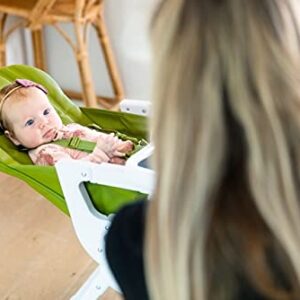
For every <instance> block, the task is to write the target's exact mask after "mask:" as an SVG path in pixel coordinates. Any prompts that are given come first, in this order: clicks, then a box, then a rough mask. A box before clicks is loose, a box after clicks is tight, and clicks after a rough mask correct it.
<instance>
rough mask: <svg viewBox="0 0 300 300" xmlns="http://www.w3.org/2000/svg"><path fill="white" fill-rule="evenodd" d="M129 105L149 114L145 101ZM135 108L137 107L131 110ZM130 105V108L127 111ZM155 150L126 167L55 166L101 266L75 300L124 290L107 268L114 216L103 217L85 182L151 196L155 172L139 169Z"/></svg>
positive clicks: (84, 240)
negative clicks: (107, 237)
mask: <svg viewBox="0 0 300 300" xmlns="http://www.w3.org/2000/svg"><path fill="white" fill-rule="evenodd" d="M125 102H126V105H125V104H124V103H123V106H122V107H123V108H122V109H123V110H124V109H125V111H127V112H128V111H131V112H135V113H136V112H137V111H139V112H140V113H141V114H145V115H148V114H149V109H150V106H149V104H148V102H145V106H144V107H143V108H141V107H142V106H141V105H142V102H143V101H140V100H139V101H138V102H137V103H136V101H133V102H130V101H128V100H126V101H125ZM136 104H137V105H138V106H137V107H136ZM132 105H133V108H132V107H130V106H132ZM128 106H129V107H130V109H127V107H128ZM153 149H154V148H153V146H152V145H151V144H150V145H148V146H147V147H145V148H143V149H142V150H140V151H139V152H138V153H136V154H135V155H133V156H132V157H131V158H130V159H128V161H127V162H126V165H125V166H121V165H113V164H108V163H102V164H95V163H91V162H85V161H80V160H77V161H76V160H61V161H59V162H58V163H57V164H56V165H55V167H56V171H57V174H58V177H59V181H60V184H61V187H62V190H63V193H64V197H65V200H66V203H67V206H68V209H69V213H70V217H71V220H72V223H73V226H74V229H75V233H76V235H77V237H78V239H79V241H80V243H81V245H82V246H83V248H84V249H85V250H86V252H87V253H88V254H89V255H90V256H91V257H92V258H93V259H94V260H95V261H96V262H97V263H99V266H98V267H97V268H96V270H95V271H94V272H93V273H92V274H91V275H90V277H89V278H88V279H87V280H86V282H85V283H84V284H83V286H82V287H81V288H80V289H79V290H78V292H77V293H76V294H75V295H74V296H73V297H72V298H71V299H72V300H94V299H95V300H96V299H98V298H99V296H101V295H102V294H103V293H104V292H105V291H106V289H107V288H108V287H112V288H113V289H115V290H116V291H120V289H119V287H118V285H117V283H116V282H115V280H114V278H113V276H112V274H111V272H110V269H109V267H108V265H107V261H106V258H105V251H104V249H105V239H104V237H105V234H106V232H107V230H108V228H109V226H110V223H111V219H112V217H113V215H109V216H106V215H103V214H101V213H100V212H99V211H97V210H96V209H95V208H94V206H93V204H92V202H91V200H90V198H89V195H88V193H87V191H86V188H85V186H84V183H85V182H91V183H97V184H102V185H107V186H114V187H119V188H124V189H127V190H134V191H139V192H141V193H145V194H148V195H150V194H151V193H152V191H153V188H154V183H155V174H154V171H153V170H151V169H146V168H143V167H139V166H138V162H140V161H142V160H143V159H145V158H147V157H148V156H150V155H151V154H152V152H153ZM112 201H113V199H112Z"/></svg>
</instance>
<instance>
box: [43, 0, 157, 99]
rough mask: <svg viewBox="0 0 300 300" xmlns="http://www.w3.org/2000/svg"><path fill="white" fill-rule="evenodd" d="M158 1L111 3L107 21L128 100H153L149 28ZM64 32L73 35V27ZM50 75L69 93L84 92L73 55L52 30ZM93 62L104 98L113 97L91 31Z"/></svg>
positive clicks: (120, 0) (97, 85)
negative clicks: (81, 88)
mask: <svg viewBox="0 0 300 300" xmlns="http://www.w3.org/2000/svg"><path fill="white" fill-rule="evenodd" d="M155 2H156V0H155V1H153V0H107V1H105V20H106V24H107V29H108V32H109V35H110V39H111V43H112V47H113V50H114V53H115V56H116V60H117V63H118V67H119V71H120V74H121V78H122V81H123V84H124V90H125V98H132V99H147V100H150V90H151V80H150V78H151V70H150V65H151V54H150V46H149V40H148V35H149V34H148V25H149V22H150V18H151V14H152V9H153V5H154V4H155ZM63 28H64V29H65V30H66V31H67V32H68V33H71V32H72V31H73V30H72V27H71V26H68V25H64V26H63ZM46 48H47V53H48V68H49V73H50V74H51V75H52V76H53V77H54V78H55V79H56V80H57V81H58V83H59V84H60V85H61V86H62V87H63V88H66V89H75V90H77V91H79V90H80V81H79V74H78V71H77V66H76V63H75V58H74V56H73V52H72V50H71V49H70V47H69V46H68V45H67V43H66V42H65V41H64V40H63V39H62V37H61V36H60V35H59V34H58V33H57V32H56V31H55V30H54V29H53V28H51V27H48V28H47V29H46ZM89 51H90V52H89V53H90V60H91V65H92V70H93V78H94V84H95V88H96V91H97V93H98V94H99V95H100V94H101V95H107V96H111V95H112V90H111V87H110V84H109V81H108V77H107V73H106V70H105V64H104V62H103V58H102V53H101V52H100V47H99V43H98V40H97V37H96V34H95V32H94V30H93V29H92V28H91V30H90V49H89Z"/></svg>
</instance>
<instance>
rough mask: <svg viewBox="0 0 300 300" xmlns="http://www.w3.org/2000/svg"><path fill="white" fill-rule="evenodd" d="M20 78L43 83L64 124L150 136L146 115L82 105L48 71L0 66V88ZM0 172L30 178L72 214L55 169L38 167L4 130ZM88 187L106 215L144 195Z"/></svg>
mask: <svg viewBox="0 0 300 300" xmlns="http://www.w3.org/2000/svg"><path fill="white" fill-rule="evenodd" d="M17 78H26V79H29V80H32V81H34V82H37V83H39V84H41V85H43V86H44V87H45V88H46V89H47V90H48V98H49V100H50V101H51V103H52V104H53V106H54V107H55V109H56V111H57V112H58V114H59V115H60V117H61V118H62V120H63V122H64V124H68V123H72V122H76V123H80V124H82V125H90V124H97V125H98V126H100V127H102V128H104V129H107V130H112V131H113V130H117V131H120V132H122V133H125V134H127V135H129V136H132V137H136V138H145V139H146V138H147V123H146V118H144V117H142V116H136V115H131V114H127V113H121V112H112V111H106V110H100V109H91V108H79V107H77V106H76V105H75V104H74V103H73V102H72V101H71V100H69V99H68V97H67V96H66V95H65V94H64V93H63V92H62V90H61V89H60V87H59V86H58V85H57V83H56V82H55V81H54V79H53V78H51V77H50V76H49V75H48V74H46V73H45V72H43V71H41V70H39V69H36V68H33V67H30V66H25V65H13V66H8V67H4V68H0V88H2V87H3V86H5V85H7V84H9V83H11V82H13V81H14V80H16V79H17ZM0 171H2V172H4V173H7V174H10V175H12V176H16V177H18V178H20V179H22V180H24V181H26V182H27V183H28V184H29V185H31V186H32V187H33V188H34V189H35V190H37V191H38V192H39V193H41V194H42V195H43V196H45V197H46V198H47V199H49V200H50V201H51V202H52V203H53V204H54V205H56V206H57V207H58V208H60V209H61V210H62V211H63V212H65V213H68V210H67V206H66V203H65V200H64V197H63V193H62V190H61V187H60V184H59V181H58V178H57V176H56V172H55V168H54V167H42V166H34V165H33V164H32V162H31V160H30V158H29V157H28V155H27V153H26V152H21V151H19V150H18V149H17V148H16V147H15V146H14V145H13V144H12V143H11V142H10V141H9V140H8V139H7V138H6V137H5V136H4V134H3V132H1V133H0ZM87 189H88V192H89V194H90V196H91V198H92V201H93V203H94V205H95V207H96V208H97V209H99V210H100V211H101V212H102V213H105V214H109V213H112V212H115V211H116V210H117V209H118V208H119V207H120V206H122V205H123V204H125V203H128V202H131V201H135V198H136V197H137V196H139V195H140V194H139V193H137V192H133V191H126V190H121V189H116V188H112V187H104V186H99V185H95V184H87Z"/></svg>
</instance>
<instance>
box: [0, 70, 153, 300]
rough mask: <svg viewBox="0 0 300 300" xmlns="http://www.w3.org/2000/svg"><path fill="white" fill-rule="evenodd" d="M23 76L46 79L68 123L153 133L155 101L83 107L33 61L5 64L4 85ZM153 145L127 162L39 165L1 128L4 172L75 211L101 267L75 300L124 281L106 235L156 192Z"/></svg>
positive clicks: (88, 299)
mask: <svg viewBox="0 0 300 300" xmlns="http://www.w3.org/2000/svg"><path fill="white" fill-rule="evenodd" d="M17 78H26V79H29V80H32V81H34V82H37V83H39V84H42V85H43V86H44V87H45V88H46V89H47V90H48V98H49V100H50V101H51V103H52V104H53V106H54V108H55V109H56V110H57V112H58V113H59V115H60V117H61V118H62V120H63V123H64V124H67V123H71V122H76V123H80V124H82V125H84V126H87V125H89V124H95V125H98V126H100V127H101V128H103V129H106V130H108V131H118V132H121V133H124V134H126V135H128V136H131V137H135V138H136V139H142V138H143V139H146V138H147V118H146V117H145V116H146V115H148V113H149V109H150V107H149V105H146V106H144V108H143V107H142V106H141V103H142V102H134V101H133V103H135V104H136V105H135V106H134V108H131V107H130V100H128V101H124V102H123V103H122V105H121V107H122V109H124V110H125V111H127V112H135V113H136V112H138V113H141V114H143V116H142V115H136V114H133V113H125V112H114V111H107V110H100V109H92V108H84V107H77V106H76V105H75V104H74V103H73V102H72V101H70V100H69V99H68V98H67V97H66V96H65V95H64V93H63V92H62V90H61V89H60V88H59V87H58V85H57V84H56V82H55V81H54V80H53V79H52V78H51V77H50V76H49V75H47V74H46V73H45V72H43V71H41V70H38V69H35V68H33V67H29V66H22V65H15V66H9V67H4V68H1V69H0V88H2V87H3V86H4V85H6V84H8V83H10V82H12V81H14V80H15V79H17ZM152 152H153V146H151V144H148V145H147V146H145V147H144V148H143V149H142V150H140V151H139V152H137V153H136V154H134V155H133V156H132V157H130V158H129V159H128V161H127V162H126V165H125V166H120V165H112V164H108V163H102V164H100V165H99V164H94V163H89V162H86V163H84V162H83V161H73V160H65V161H60V162H58V163H57V165H56V166H55V167H50V166H46V167H45V166H35V165H33V164H32V162H31V161H30V159H29V157H28V155H27V153H26V152H21V151H19V150H18V149H17V148H16V146H15V145H13V144H12V143H11V142H10V141H9V140H8V139H7V137H6V136H5V135H4V134H3V133H0V171H1V172H4V173H6V174H9V175H12V176H15V177H17V178H19V179H21V180H24V181H25V182H26V183H28V184H29V185H30V186H31V187H33V188H34V189H35V190H36V191H37V192H39V193H40V194H42V195H43V196H44V197H45V198H47V199H48V200H49V201H51V202H52V203H53V204H54V205H55V206H57V207H58V208H59V209H61V210H62V211H63V212H64V213H66V214H68V215H70V217H71V219H72V223H73V226H74V229H75V232H76V235H77V237H78V239H79V241H80V242H81V244H82V246H83V247H84V249H85V250H86V251H87V253H88V254H89V255H90V256H91V257H92V258H93V259H94V260H95V261H96V262H98V263H99V267H98V268H97V269H96V270H95V272H93V274H92V275H91V276H90V277H89V278H88V280H87V281H86V282H85V284H84V285H83V286H82V287H81V288H80V290H79V291H78V292H77V293H76V294H75V295H74V297H73V298H72V299H73V300H75V299H76V300H93V299H98V297H99V296H100V295H101V294H102V293H103V292H104V291H105V290H106V288H107V287H109V286H111V287H113V288H114V289H116V290H118V286H117V285H116V283H115V282H114V280H113V277H112V276H111V275H110V271H109V268H108V267H107V263H106V259H105V255H104V247H105V240H104V236H105V234H106V231H107V229H108V228H109V225H110V222H111V218H112V217H113V214H114V213H115V212H116V211H117V210H118V209H119V208H120V207H122V206H123V205H124V204H126V203H130V202H133V201H136V199H137V198H141V197H143V198H145V197H146V196H147V195H149V194H151V192H152V190H153V187H154V181H155V175H154V172H153V171H152V170H151V169H147V168H144V167H140V166H139V162H140V161H143V160H144V159H145V158H147V157H149V156H150V155H151V153H152Z"/></svg>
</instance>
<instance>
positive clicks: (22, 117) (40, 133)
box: [3, 87, 63, 149]
mask: <svg viewBox="0 0 300 300" xmlns="http://www.w3.org/2000/svg"><path fill="white" fill-rule="evenodd" d="M26 93H27V95H26V99H20V100H17V101H15V99H8V102H7V106H6V107H5V106H4V107H3V113H5V110H7V111H8V115H9V116H10V117H9V120H10V124H12V130H11V132H9V135H8V136H9V138H10V139H11V140H12V141H13V143H14V144H16V145H23V146H24V147H26V148H29V149H32V148H35V147H37V146H40V145H42V144H45V143H49V142H51V141H52V140H53V139H54V138H55V136H56V134H57V130H58V129H60V128H61V127H62V125H63V124H62V121H61V119H60V117H59V115H58V114H57V112H56V111H55V109H54V108H53V106H52V105H51V103H50V102H49V100H48V98H47V96H46V94H44V93H43V92H42V91H41V90H40V89H38V88H35V87H30V88H27V89H26ZM10 100H11V103H10V102H9V101H10Z"/></svg>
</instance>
